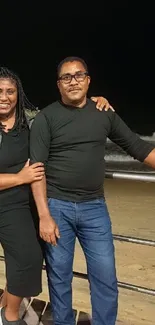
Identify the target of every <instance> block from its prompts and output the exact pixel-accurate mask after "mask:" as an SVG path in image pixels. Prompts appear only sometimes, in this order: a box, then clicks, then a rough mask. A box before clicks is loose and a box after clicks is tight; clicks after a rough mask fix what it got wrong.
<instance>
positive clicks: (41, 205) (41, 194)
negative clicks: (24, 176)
mask: <svg viewBox="0 0 155 325" xmlns="http://www.w3.org/2000/svg"><path fill="white" fill-rule="evenodd" d="M31 188H32V192H33V196H34V200H35V203H36V206H37V210H38V215H39V218H40V219H46V218H47V219H48V218H49V217H50V211H49V208H48V204H47V194H46V177H45V176H44V177H43V179H42V180H41V181H39V182H33V183H32V184H31Z"/></svg>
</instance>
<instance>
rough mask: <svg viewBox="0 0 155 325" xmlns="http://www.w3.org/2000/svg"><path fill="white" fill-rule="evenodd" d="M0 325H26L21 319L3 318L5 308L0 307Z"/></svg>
mask: <svg viewBox="0 0 155 325" xmlns="http://www.w3.org/2000/svg"><path fill="white" fill-rule="evenodd" d="M0 325H27V324H26V322H25V321H24V320H23V319H18V320H15V321H8V320H7V319H6V318H5V308H4V307H2V308H0Z"/></svg>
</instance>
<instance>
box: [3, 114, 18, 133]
mask: <svg viewBox="0 0 155 325" xmlns="http://www.w3.org/2000/svg"><path fill="white" fill-rule="evenodd" d="M15 120H16V115H15V113H14V114H13V115H11V116H5V117H3V118H2V117H1V116H0V123H1V124H2V125H3V130H4V131H5V132H8V131H9V130H10V129H12V128H13V126H14V124H15Z"/></svg>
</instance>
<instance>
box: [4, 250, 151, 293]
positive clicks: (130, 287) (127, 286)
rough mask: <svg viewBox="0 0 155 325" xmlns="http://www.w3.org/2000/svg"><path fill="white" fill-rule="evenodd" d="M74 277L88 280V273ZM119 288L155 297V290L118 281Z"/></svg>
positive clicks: (44, 266) (74, 273)
mask: <svg viewBox="0 0 155 325" xmlns="http://www.w3.org/2000/svg"><path fill="white" fill-rule="evenodd" d="M0 261H4V256H2V255H1V256H0ZM43 270H46V265H43ZM73 275H74V277H76V278H80V279H84V280H88V275H87V274H86V273H81V272H76V271H74V272H73ZM118 287H120V288H124V289H128V290H132V291H137V292H140V293H144V294H147V295H151V296H155V289H149V288H146V287H140V286H137V285H134V284H131V283H125V282H120V281H118Z"/></svg>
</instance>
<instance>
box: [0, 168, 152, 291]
mask: <svg viewBox="0 0 155 325" xmlns="http://www.w3.org/2000/svg"><path fill="white" fill-rule="evenodd" d="M105 177H106V178H110V179H124V180H132V181H144V182H155V174H153V173H152V174H150V173H149V174H148V173H137V172H136V173H133V172H116V171H106V174H105ZM113 238H114V240H118V241H123V242H129V243H133V244H139V245H146V246H154V247H155V241H154V240H148V239H144V238H135V237H129V236H123V235H117V234H113ZM0 261H4V256H0ZM45 269H46V266H45V265H43V270H45ZM73 274H74V277H77V278H81V279H86V280H88V275H87V274H85V273H81V272H76V271H74V272H73ZM118 287H120V288H124V289H128V290H132V291H137V292H140V293H143V294H147V295H152V296H155V289H153V288H146V287H142V286H137V285H134V284H132V283H125V282H121V281H118Z"/></svg>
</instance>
